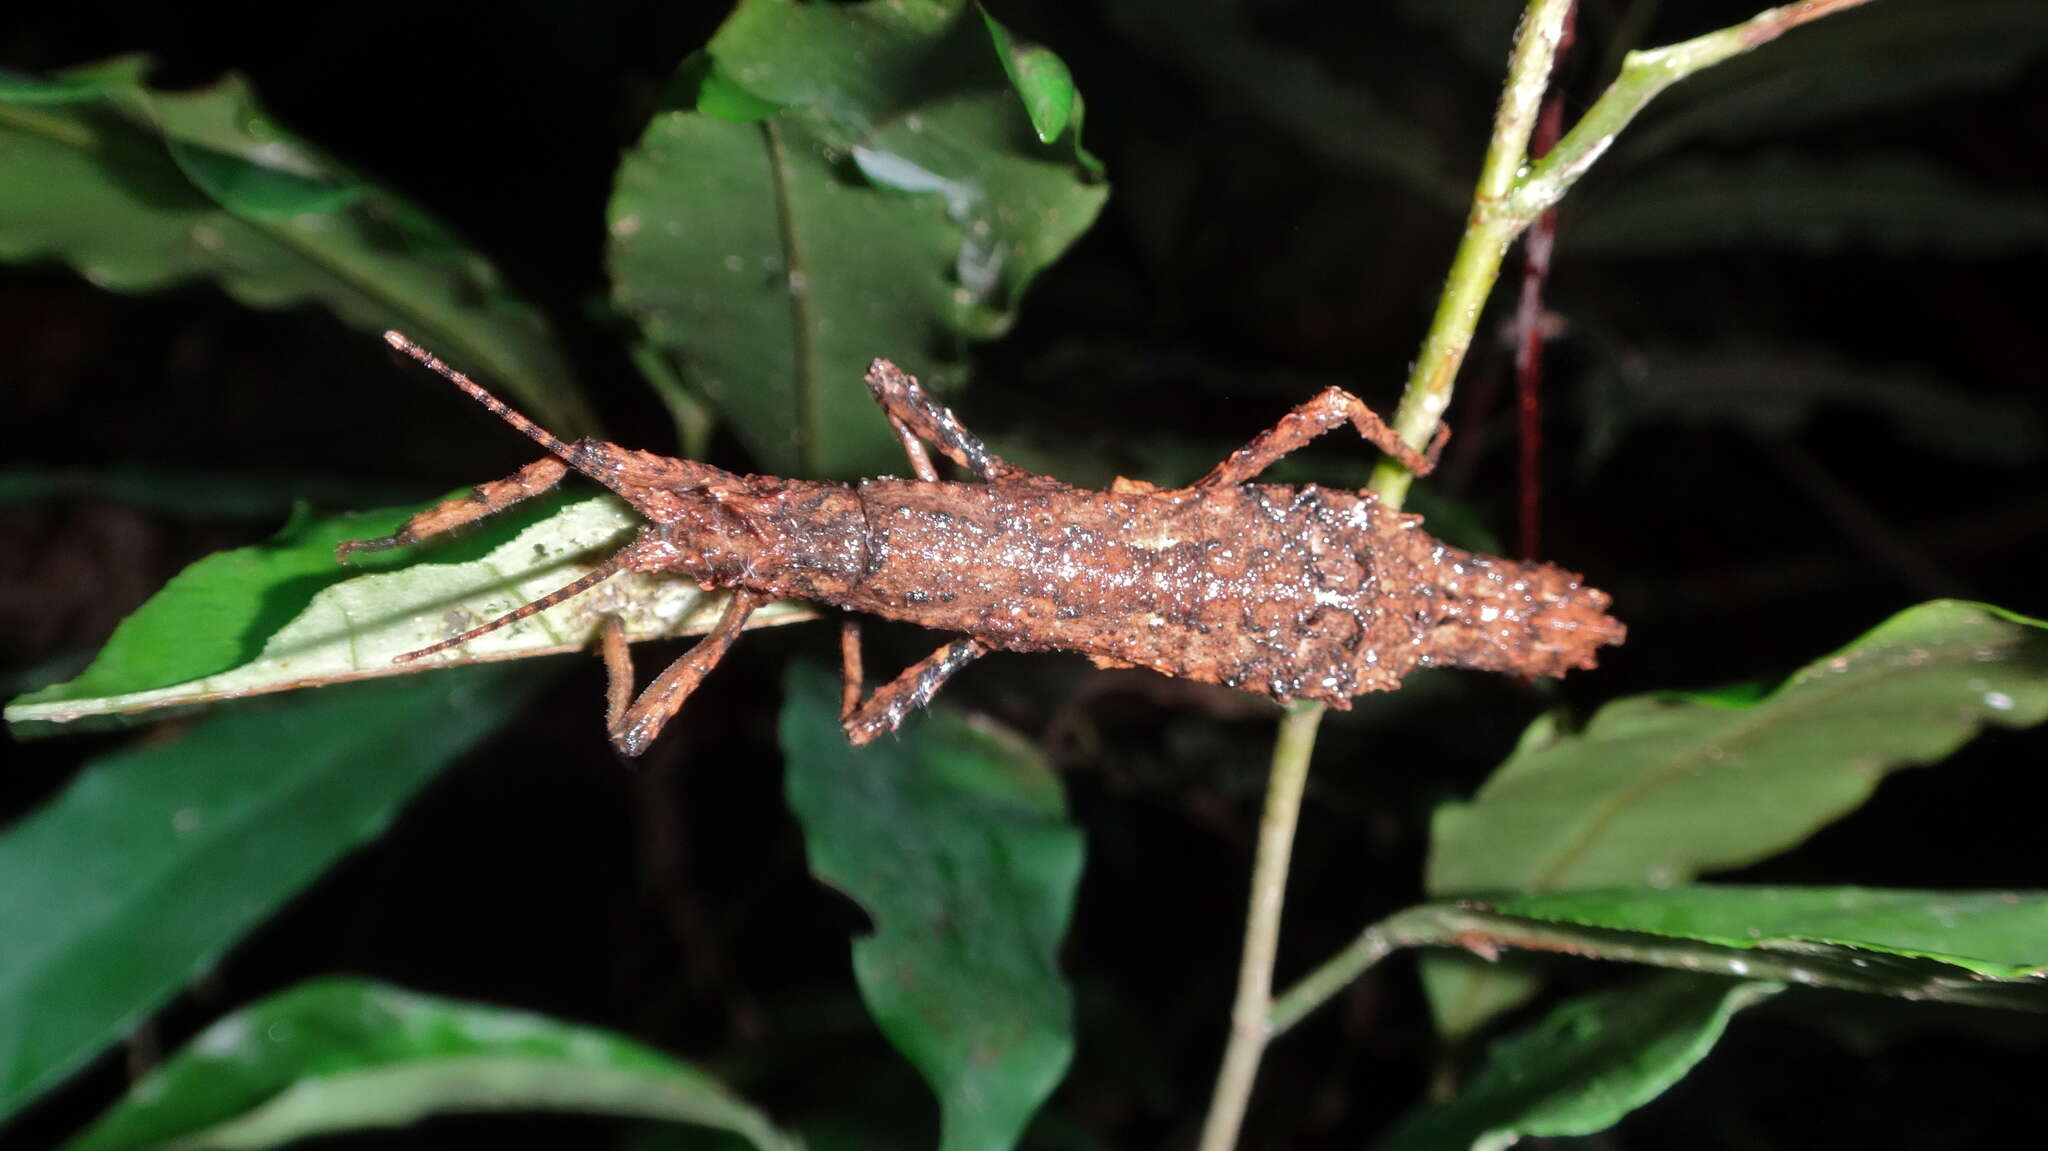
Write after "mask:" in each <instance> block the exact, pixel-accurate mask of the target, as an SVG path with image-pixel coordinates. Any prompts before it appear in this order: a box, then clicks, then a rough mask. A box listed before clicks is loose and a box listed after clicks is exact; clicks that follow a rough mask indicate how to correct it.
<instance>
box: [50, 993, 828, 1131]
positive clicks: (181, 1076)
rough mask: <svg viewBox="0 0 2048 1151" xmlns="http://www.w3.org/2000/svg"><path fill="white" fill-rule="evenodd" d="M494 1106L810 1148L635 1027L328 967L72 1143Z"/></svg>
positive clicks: (411, 1117) (245, 1013)
mask: <svg viewBox="0 0 2048 1151" xmlns="http://www.w3.org/2000/svg"><path fill="white" fill-rule="evenodd" d="M485 1111H573V1112H583V1113H588V1114H597V1115H619V1116H630V1117H634V1118H642V1119H662V1120H667V1121H670V1122H675V1123H690V1124H696V1125H699V1126H704V1127H711V1128H715V1129H718V1130H721V1131H729V1132H732V1133H734V1134H737V1135H740V1136H743V1137H744V1138H745V1139H746V1140H747V1142H748V1143H750V1144H751V1145H752V1146H754V1147H757V1148H761V1149H762V1151H796V1149H797V1148H799V1147H800V1144H799V1143H798V1141H797V1140H796V1139H794V1138H792V1137H791V1136H788V1135H785V1134H783V1133H782V1132H780V1131H777V1130H776V1129H775V1127H774V1126H773V1125H772V1124H771V1123H770V1122H769V1121H768V1119H767V1117H766V1116H764V1115H762V1114H761V1112H759V1111H758V1110H756V1109H755V1108H753V1107H752V1106H749V1105H748V1104H747V1103H746V1102H745V1101H744V1100H742V1099H740V1098H739V1097H738V1096H736V1095H734V1094H732V1093H731V1092H730V1091H728V1090H727V1089H726V1088H725V1087H724V1086H723V1085H722V1084H720V1083H719V1082H718V1081H716V1080H714V1079H712V1078H711V1077H710V1076H708V1075H705V1074H704V1073H703V1072H701V1071H698V1070H697V1069H695V1068H694V1067H691V1066H690V1065H688V1064H686V1063H682V1062H680V1061H678V1060H675V1059H672V1058H670V1057H668V1056H667V1055H664V1054H662V1053H661V1052H658V1051H655V1050H652V1049H650V1048H647V1047H643V1046H641V1045H640V1044H638V1043H635V1042H633V1041H632V1040H630V1039H627V1038H625V1037H623V1036H620V1035H615V1034H613V1033H611V1032H608V1031H600V1030H598V1029H597V1028H594V1027H580V1026H577V1025H575V1024H570V1023H564V1022H562V1021H560V1020H556V1019H550V1018H547V1017H546V1016H541V1015H532V1014H528V1013H526V1012H523V1011H508V1010H506V1009H504V1008H501V1007H490V1006H486V1005H483V1004H477V1003H465V1002H462V1001H460V1000H453V999H439V998H433V997H430V996H425V995H418V994H415V993H413V992H409V991H402V990H400V989H398V988H395V987H389V986H385V985H383V984H378V983H371V982H368V981H364V980H356V979H323V980H318V981H315V982H311V983H304V984H301V985H299V986H298V987H294V988H292V989H290V990H288V991H285V992H282V993H280V994H277V995H274V996H271V997H270V998H268V999H265V1000H262V1001H260V1002H257V1003H254V1004H251V1005H250V1006H248V1007H245V1008H243V1009H242V1010H240V1011H237V1012H235V1013H234V1014H232V1015H229V1016H227V1017H226V1018H224V1019H222V1020H220V1021H219V1022H218V1023H215V1024H214V1025H213V1026H212V1027H209V1028H207V1029H206V1030H205V1031H203V1032H201V1033H200V1034H199V1035H198V1036H197V1037H196V1038H194V1039H193V1040H192V1042H190V1043H188V1044H186V1045H185V1047H184V1048H183V1049H181V1050H180V1051H178V1053H177V1054H175V1055H173V1056H172V1057H171V1058H170V1059H169V1060H167V1061H166V1062H165V1063H164V1065H163V1066H162V1067H160V1068H158V1069H157V1070H156V1071H155V1072H153V1073H152V1074H150V1075H149V1076H148V1077H147V1078H145V1079H144V1080H142V1081H141V1082H140V1083H137V1084H136V1085H135V1087H134V1089H133V1090H131V1091H129V1093H128V1095H127V1097H126V1098H124V1099H122V1100H121V1101H120V1102H119V1103H117V1104H115V1106H114V1108H113V1109H112V1110H111V1111H109V1112H108V1113H107V1114H106V1115H105V1116H104V1117H103V1118H102V1119H101V1120H100V1121H99V1122H98V1123H95V1124H94V1125H93V1126H92V1127H91V1128H90V1129H88V1130H87V1131H86V1132H85V1133H84V1134H83V1135H81V1136H79V1137H78V1138H77V1139H74V1140H73V1141H72V1142H71V1143H69V1144H67V1145H66V1148H65V1151H140V1149H142V1148H153V1147H165V1148H168V1147H172V1146H175V1147H177V1148H180V1149H181V1151H198V1149H200V1148H209V1147H218V1148H258V1147H275V1146H279V1145H281V1144H285V1143H289V1142H292V1141H294V1140H299V1139H305V1138H308V1137H311V1136H315V1135H324V1134H330V1133H333V1132H339V1131H354V1130H361V1129H363V1128H368V1127H395V1126H400V1125H402V1124H406V1123H412V1122H415V1121H417V1120H419V1119H423V1118H426V1117H427V1116H430V1115H441V1114H449V1113H460V1112H485Z"/></svg>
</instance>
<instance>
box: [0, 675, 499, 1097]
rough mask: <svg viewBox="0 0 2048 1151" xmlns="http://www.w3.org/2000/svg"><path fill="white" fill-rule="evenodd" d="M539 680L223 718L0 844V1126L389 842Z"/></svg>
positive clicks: (36, 818)
mask: <svg viewBox="0 0 2048 1151" xmlns="http://www.w3.org/2000/svg"><path fill="white" fill-rule="evenodd" d="M535 683H536V681H535V680H534V679H533V677H532V676H521V675H517V674H513V673H510V672H508V670H507V669H502V668H489V669H471V670H469V671H466V672H463V673H461V674H459V675H453V676H444V677H436V678H434V679H432V680H414V681H408V682H404V683H387V684H364V685H357V686H354V687H347V688H335V689H333V690H330V691H325V692H321V693H319V694H317V695H311V696H307V697H305V698H303V699H299V700H294V701H292V702H291V703H290V704H288V705H284V706H278V707H271V708H266V709H263V710H256V711H243V712H236V713H231V714H226V715H221V716H217V717H215V718H213V719H210V720H208V721H207V722H205V723H202V724H199V725H197V726H194V727H192V728H190V729H187V730H184V731H182V732H178V733H175V734H174V735H172V736H171V738H168V739H160V740H156V741H153V742H151V743H150V744H148V745H147V746H142V747H137V748H135V749H132V750H128V751H122V752H118V753H116V754H114V755H110V756H106V757H104V758H102V759H99V760H96V761H94V762H93V763H90V764H88V765H87V766H86V767H85V769H84V770H83V771H82V772H81V773H80V774H79V775H78V777H77V778H76V779H75V780H74V781H73V782H72V783H71V785H70V786H69V787H67V788H66V789H65V790H64V791H63V792H62V793H60V794H59V795H58V796H57V797H56V798H55V799H54V800H52V801H50V802H49V803H48V804H46V805H45V806H43V807H42V808H40V809H38V810H37V811H34V812H32V813H31V814H29V815H28V816H27V817H25V818H23V819H22V820H20V821H19V822H17V823H15V824H14V825H12V826H11V827H9V828H7V829H6V831H5V832H4V833H0V923H5V924H6V925H7V929H6V932H5V934H4V937H0V1118H4V1117H5V1116H7V1115H9V1114H11V1113H13V1112H14V1111H17V1110H19V1109H20V1108H21V1106H22V1105H23V1104H25V1103H26V1102H28V1101H29V1100H30V1099H32V1098H34V1097H35V1096H36V1095H37V1094H39V1093H40V1092H42V1091H44V1090H47V1089H48V1088H50V1087H52V1086H54V1085H55V1084H56V1083H57V1082H58V1081H59V1080H61V1079H62V1078H63V1077H64V1076H65V1075H67V1074H69V1073H70V1072H72V1071H73V1070H75V1069H76V1068H78V1067H79V1066H80V1065H81V1064H83V1063H84V1062H85V1061H86V1060H87V1059H90V1058H91V1057H92V1056H93V1055H94V1054H95V1053H96V1052H98V1051H99V1050H100V1049H101V1048H103V1047H105V1046H106V1045H107V1044H109V1043H112V1042H114V1041H115V1040H117V1039H119V1038H120V1037H121V1036H122V1035H123V1034H124V1033H126V1032H127V1031H128V1030H130V1029H131V1028H133V1027H134V1026H135V1025H136V1024H138V1023H140V1022H141V1021H142V1020H143V1019H144V1018H146V1017H147V1016H148V1014H149V1013H150V1012H151V1011H153V1010H155V1009H156V1008H157V1007H158V1006H159V1005H161V1004H162V1003H163V1002H164V1001H165V1000H166V999H168V998H169V997H170V996H171V995H173V994H174V993H176V992H177V990H178V989H179V988H180V987H182V986H184V984H185V983H186V982H188V981H189V980H191V979H192V978H193V977H194V976H196V975H199V974H200V973H202V972H204V971H205V970H206V969H207V968H208V967H210V966H211V965H213V964H214V963H216V962H218V961H219V959H220V957H221V955H222V954H223V953H224V952H225V951H226V950H227V949H228V948H229V947H230V946H231V945H233V944H234V942H235V941H236V940H238V939H240V938H241V937H242V936H243V935H245V934H247V933H248V932H249V931H250V930H251V929H253V928H254V927H256V925H257V924H259V923H261V922H262V921H263V920H264V919H265V918H266V917H267V916H269V915H270V914H271V913H272V912H273V911H275V910H276V909H277V908H278V907H279V906H281V905H282V904H283V903H284V902H285V901H286V900H288V899H290V898H291V897H292V896H293V895H295V894H297V893H298V892H299V891H300V890H301V889H303V888H304V887H305V886H306V885H307V884H309V883H311V882H312V881H313V880H314V879H315V878H317V877H318V876H319V875H320V873H321V872H323V871H325V870H326V869H327V868H328V867H330V866H332V865H333V864H334V863H335V862H336V861H337V860H339V859H341V858H342V856H344V855H346V854H347V853H348V852H349V851H351V850H353V849H354V848H355V847H356V846H357V845H358V844H360V843H363V842H365V841H367V840H369V839H372V838H374V837H375V836H376V835H377V834H378V833H380V832H381V831H383V829H384V828H385V827H386V826H387V825H388V824H389V823H390V821H391V819H392V817H393V815H395V814H396V812H397V810H398V808H399V807H400V805H402V804H403V803H404V802H405V801H406V800H407V799H408V798H410V797H411V796H412V794H413V793H414V792H416V791H417V790H419V788H420V787H421V786H423V785H424V784H425V783H426V782H427V781H428V780H430V779H432V778H433V777H434V776H435V775H436V774H437V773H439V772H440V770H441V769H442V768H443V767H445V766H446V765H447V764H448V763H450V762H451V761H453V760H454V759H455V758H456V757H458V756H460V755H462V754H463V753H464V752H465V751H467V750H469V748H471V747H472V746H474V745H475V744H476V743H477V741H479V740H481V739H482V738H483V737H484V736H485V735H487V734H489V733H490V732H491V731H492V730H493V729H494V728H496V727H497V726H498V724H500V723H501V722H503V721H504V720H506V719H508V718H510V717H511V716H513V715H515V714H517V713H518V711H519V708H520V705H521V704H522V703H523V702H524V700H525V699H526V698H527V696H528V695H529V694H530V691H531V689H532V687H533V686H534V685H535Z"/></svg>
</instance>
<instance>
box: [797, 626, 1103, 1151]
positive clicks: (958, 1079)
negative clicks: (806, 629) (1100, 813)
mask: <svg viewBox="0 0 2048 1151" xmlns="http://www.w3.org/2000/svg"><path fill="white" fill-rule="evenodd" d="M787 683H788V687H787V692H788V695H787V698H786V701H785V703H784V705H783V716H782V746H783V751H784V754H785V756H786V758H787V765H788V766H787V771H788V777H787V780H786V784H785V786H786V788H787V791H788V795H789V803H790V806H791V807H792V808H793V809H794V810H795V811H796V814H797V818H798V819H799V820H800V821H801V822H802V823H803V827H804V842H805V847H806V850H807V852H808V854H809V856H810V864H811V871H812V873H813V874H815V875H816V876H817V877H818V878H819V879H822V880H824V881H825V882H827V883H830V884H831V885H832V886H834V887H837V888H838V889H840V890H841V891H844V892H845V893H846V894H847V895H849V896H851V897H852V898H854V899H855V900H857V901H858V902H859V903H860V904H861V906H863V907H864V908H866V909H867V911H868V914H869V915H870V916H872V917H873V919H874V923H875V931H874V934H872V935H869V936H867V937H866V938H863V939H860V940H857V941H856V942H855V943H854V945H853V966H854V974H855V977H856V978H857V979H858V980H859V982H860V989H861V995H862V998H864V999H865V1000H866V1001H867V1005H868V1010H869V1012H870V1013H871V1014H872V1015H873V1016H874V1018H875V1022H876V1023H877V1024H878V1025H879V1026H880V1027H881V1029H882V1032H883V1033H884V1034H885V1035H887V1036H888V1037H889V1040H890V1042H891V1043H893V1044H895V1045H896V1048H897V1050H899V1051H901V1052H902V1053H903V1054H904V1056H905V1057H906V1058H908V1059H909V1060H910V1061H911V1063H913V1064H915V1065H916V1067H917V1069H918V1070H919V1072H921V1073H922V1074H923V1075H924V1077H925V1079H926V1081H927V1082H928V1083H930V1084H931V1086H932V1089H933V1090H934V1091H935V1092H936V1093H937V1094H938V1096H939V1103H940V1113H941V1126H942V1130H943V1142H942V1146H943V1147H944V1148H946V1149H947V1151H967V1149H969V1148H1002V1147H1009V1146H1011V1145H1012V1144H1014V1143H1015V1142H1016V1140H1017V1138H1018V1137H1019V1136H1020V1135H1021V1134H1022V1133H1023V1130H1024V1126H1025V1124H1026V1123H1027V1122H1028V1121H1029V1120H1030V1118H1031V1115H1032V1113H1033V1112H1034V1111H1036V1110H1037V1108H1038V1106H1039V1104H1040V1103H1042V1102H1043V1101H1044V1100H1045V1097H1046V1096H1047V1095H1048V1094H1050V1093H1051V1091H1052V1089H1053V1087H1054V1086H1056V1085H1057V1084H1058V1083H1059V1081H1060V1078H1061V1076H1062V1075H1063V1074H1065V1072H1066V1068H1067V1063H1068V1061H1069V1059H1070V1058H1071V1057H1072V1055H1073V1046H1074V1040H1073V1020H1072V1014H1073V1006H1072V997H1071V995H1070V993H1069V991H1068V989H1067V984H1066V981H1065V980H1064V978H1063V977H1062V976H1061V975H1060V971H1059V966H1058V963H1057V958H1056V953H1057V950H1058V947H1059V942H1060V938H1061V936H1062V935H1064V934H1065V932H1066V926H1067V921H1068V918H1069V917H1070V915H1071V914H1072V911H1073V900H1074V891H1075V888H1076V886H1077V885H1078V884H1079V882H1080V878H1081V835H1080V832H1079V831H1078V830H1077V829H1076V828H1075V827H1074V826H1073V824H1072V823H1071V822H1069V821H1068V818H1067V815H1066V810H1065V801H1064V799H1063V798H1062V796H1061V793H1060V785H1059V780H1058V779H1057V777H1055V776H1054V775H1053V774H1052V773H1051V771H1050V769H1049V768H1048V767H1047V765H1046V764H1045V763H1044V761H1043V760H1041V759H1040V758H1039V757H1038V755H1037V754H1036V753H1035V752H1033V751H1032V750H1030V748H1029V747H1028V746H1027V745H1025V744H1024V743H1022V742H1021V741H1020V740H1018V739H1017V737H1015V736H1013V735H1011V734H1009V733H1008V732H1005V731H1002V730H1000V729H997V728H994V727H992V726H990V725H988V724H985V723H976V722H973V721H970V720H968V719H967V718H965V717H963V716H961V715H959V714H958V713H956V712H952V711H949V710H946V709H943V708H941V709H939V710H936V711H933V712H931V713H929V714H927V715H923V716H919V717H914V718H912V719H911V721H910V722H909V723H908V724H906V725H905V730H904V731H903V732H902V733H901V734H900V735H898V736H894V737H891V736H884V737H882V738H881V739H879V740H877V741H876V742H874V743H872V744H870V745H868V746H867V747H866V748H854V747H851V746H849V745H848V744H847V742H846V738H845V736H844V735H842V734H841V733H840V730H839V721H838V701H839V692H838V687H837V685H836V683H835V682H834V681H833V679H832V678H831V677H830V676H828V675H826V674H825V673H824V672H823V671H821V670H819V669H817V668H812V667H804V666H798V667H796V668H793V669H792V670H791V672H790V675H789V677H788V681H787Z"/></svg>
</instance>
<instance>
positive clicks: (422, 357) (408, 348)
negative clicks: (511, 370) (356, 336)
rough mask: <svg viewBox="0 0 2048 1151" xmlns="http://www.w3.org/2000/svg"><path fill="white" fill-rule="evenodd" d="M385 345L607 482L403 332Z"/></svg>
mask: <svg viewBox="0 0 2048 1151" xmlns="http://www.w3.org/2000/svg"><path fill="white" fill-rule="evenodd" d="M384 342H385V343H387V344H390V345H391V346H392V347H393V348H396V349H398V350H399V351H401V352H404V353H405V354H406V355H408V356H411V357H412V358H413V359H415V360H418V361H419V362H420V364H421V365H422V366H423V367H425V368H426V369H427V370H429V371H431V372H434V373H436V374H438V375H440V376H441V377H442V378H444V379H446V380H447V381H448V382H449V383H451V384H454V385H455V386H456V387H458V388H461V389H462V390H463V391H465V392H468V393H469V395H470V398H471V399H474V400H475V401H476V402H477V403H480V404H482V405H483V406H484V407H486V408H488V409H490V411H491V414H493V415H495V416H497V417H498V418H499V419H501V420H503V421H505V422H506V423H508V424H511V425H512V426H513V427H515V428H517V429H519V431H520V432H521V433H523V434H524V435H525V436H526V437H527V438H528V439H531V440H532V441H533V442H535V443H537V444H539V445H540V446H541V447H544V448H546V449H547V450H549V451H551V452H553V453H554V454H556V455H558V456H560V457H562V458H563V459H565V460H567V461H569V464H570V466H571V467H574V468H575V469H576V470H577V471H579V472H582V473H583V474H585V475H587V476H590V477H591V478H593V479H596V480H598V481H600V482H602V481H603V480H605V479H606V476H605V475H604V474H602V473H601V471H600V470H599V469H596V468H595V467H593V466H592V465H591V463H590V461H589V460H587V459H585V458H584V456H583V453H582V452H581V451H579V450H578V449H577V446H576V445H575V444H571V443H567V442H565V441H563V440H562V439H561V438H560V437H558V436H556V435H555V434H554V433H553V432H551V431H549V430H547V429H546V428H544V427H541V426H540V425H539V424H536V423H534V422H533V421H532V420H530V419H528V418H527V417H526V415H525V414H524V413H522V412H520V411H518V410H517V409H515V408H513V407H512V406H511V405H510V404H507V403H506V402H505V401H503V400H501V399H499V398H498V397H496V396H494V395H492V394H491V393H489V392H487V391H485V390H484V389H483V385H481V384H479V383H477V382H476V381H475V380H472V379H470V378H469V377H468V376H465V375H463V374H462V373H461V372H458V371H456V370H455V369H454V368H451V367H449V366H448V363H447V361H445V360H443V359H441V357H439V356H437V355H435V354H434V353H432V352H430V351H428V350H426V349H425V348H422V347H420V346H419V345H418V344H415V343H413V342H412V341H411V340H409V339H407V338H406V336H405V333H404V332H399V331H389V332H385V333H384Z"/></svg>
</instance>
